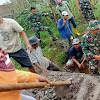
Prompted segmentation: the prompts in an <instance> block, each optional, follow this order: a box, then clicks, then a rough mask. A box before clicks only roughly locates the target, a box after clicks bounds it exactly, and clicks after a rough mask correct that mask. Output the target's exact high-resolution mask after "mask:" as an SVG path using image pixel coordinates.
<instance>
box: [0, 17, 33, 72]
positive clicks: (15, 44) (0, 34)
mask: <svg viewBox="0 0 100 100" xmlns="http://www.w3.org/2000/svg"><path fill="white" fill-rule="evenodd" d="M19 34H20V35H21V37H22V38H23V40H24V41H25V43H26V46H27V49H29V50H30V52H31V50H32V47H31V45H30V43H29V41H28V38H27V36H26V34H25V32H24V31H23V28H22V27H21V26H20V25H19V24H18V23H17V22H16V21H15V20H13V19H8V18H0V41H1V43H0V47H2V48H3V49H4V50H5V51H6V52H7V53H8V54H9V56H10V57H12V58H13V59H14V60H16V61H17V62H18V63H19V64H20V65H21V66H22V67H28V68H29V70H30V71H31V72H35V70H34V68H33V65H32V63H31V61H30V59H29V56H28V54H27V52H26V50H25V49H24V48H22V45H21V41H20V38H19Z"/></svg>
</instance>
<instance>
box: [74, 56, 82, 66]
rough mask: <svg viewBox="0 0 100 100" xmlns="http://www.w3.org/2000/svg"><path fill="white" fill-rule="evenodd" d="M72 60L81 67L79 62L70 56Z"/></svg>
mask: <svg viewBox="0 0 100 100" xmlns="http://www.w3.org/2000/svg"><path fill="white" fill-rule="evenodd" d="M72 60H73V61H74V62H75V63H76V64H77V65H78V67H79V68H81V64H80V63H79V62H78V61H77V60H76V59H75V56H72Z"/></svg>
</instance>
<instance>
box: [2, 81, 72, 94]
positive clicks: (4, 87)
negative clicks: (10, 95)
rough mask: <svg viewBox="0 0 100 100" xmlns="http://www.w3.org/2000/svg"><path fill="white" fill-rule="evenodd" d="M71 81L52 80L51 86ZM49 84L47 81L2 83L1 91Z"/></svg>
mask: <svg viewBox="0 0 100 100" xmlns="http://www.w3.org/2000/svg"><path fill="white" fill-rule="evenodd" d="M71 83H72V82H71V81H61V82H52V83H51V84H50V86H69V85H71ZM46 85H47V83H46V82H39V83H17V84H0V92H5V91H13V90H22V89H32V88H44V87H45V86H46Z"/></svg>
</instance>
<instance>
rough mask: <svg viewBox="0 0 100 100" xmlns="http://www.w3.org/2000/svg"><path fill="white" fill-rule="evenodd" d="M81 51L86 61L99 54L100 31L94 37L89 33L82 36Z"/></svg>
mask: <svg viewBox="0 0 100 100" xmlns="http://www.w3.org/2000/svg"><path fill="white" fill-rule="evenodd" d="M82 49H83V52H84V53H85V54H86V58H87V60H90V59H93V56H94V55H98V54H100V31H99V33H98V34H97V35H96V36H93V35H92V34H91V33H90V32H88V33H86V34H85V35H83V36H82Z"/></svg>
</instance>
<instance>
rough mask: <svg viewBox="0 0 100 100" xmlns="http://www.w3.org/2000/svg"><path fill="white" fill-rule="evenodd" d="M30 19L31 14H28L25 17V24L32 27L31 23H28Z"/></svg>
mask: <svg viewBox="0 0 100 100" xmlns="http://www.w3.org/2000/svg"><path fill="white" fill-rule="evenodd" d="M30 20H31V15H29V16H28V17H27V18H26V19H25V24H26V25H28V26H30V27H33V23H30V22H29V21H30Z"/></svg>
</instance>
